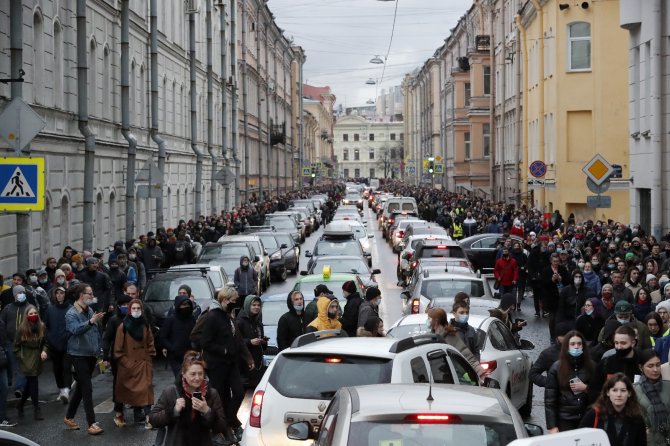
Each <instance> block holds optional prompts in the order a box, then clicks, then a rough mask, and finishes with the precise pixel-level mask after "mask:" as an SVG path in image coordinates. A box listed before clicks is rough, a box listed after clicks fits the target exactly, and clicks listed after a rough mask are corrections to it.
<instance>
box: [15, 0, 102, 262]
mask: <svg viewBox="0 0 670 446" xmlns="http://www.w3.org/2000/svg"><path fill="white" fill-rule="evenodd" d="M12 3H16V2H12ZM18 3H21V2H18ZM87 40H88V39H87V38H86V0H77V103H78V110H79V132H81V134H82V135H83V136H84V220H83V221H84V239H83V249H85V250H88V251H93V176H94V174H95V166H94V162H95V135H94V134H93V132H92V131H91V129H90V128H89V127H88V61H87V60H86V56H87V54H86V48H88V45H87Z"/></svg>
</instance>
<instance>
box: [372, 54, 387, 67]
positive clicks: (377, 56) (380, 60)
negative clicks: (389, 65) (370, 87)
mask: <svg viewBox="0 0 670 446" xmlns="http://www.w3.org/2000/svg"><path fill="white" fill-rule="evenodd" d="M370 63H373V64H377V65H379V64H383V63H384V61H383V60H382V58H381V57H379V54H375V57H373V58H372V59H370Z"/></svg>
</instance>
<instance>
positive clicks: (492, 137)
mask: <svg viewBox="0 0 670 446" xmlns="http://www.w3.org/2000/svg"><path fill="white" fill-rule="evenodd" d="M494 14H495V10H494V8H493V5H491V9H490V11H489V19H490V22H489V26H490V27H491V30H493V29H494V22H493V15H494ZM500 15H501V17H502V29H503V33H502V36H500V37H501V38H502V47H503V50H502V56H503V69H502V72H503V74H502V102H501V112H500V123H501V132H500V134H501V135H502V138H501V139H502V142H503V144H501V154H502V156H501V157H500V160H499V162H500V170H499V172H500V180H501V183H502V200H505V199H506V198H507V193H506V189H505V144H504V141H505V2H504V1H503V2H502V5H501V10H500ZM491 32H492V33H493V31H491ZM489 55H490V56H489V57H490V59H491V61H490V62H489V70H490V76H489V82H490V85H489V89H490V90H489V94H490V95H491V97H490V99H491V105H490V108H491V112H490V115H489V129H490V130H489V131H490V134H489V141H490V142H489V158H490V159H489V162H490V163H491V164H490V166H491V174H490V175H491V176H490V177H489V184H490V185H491V198H493V199H494V200H497V201H499V200H501V197H500V196H499V195H498V194H497V193H496V181H495V180H496V175H495V167H496V165H495V163H496V146H497V145H498V144H499V141H498V140H497V139H496V89H495V85H496V48H495V45H494V44H493V35H491V38H490V40H489Z"/></svg>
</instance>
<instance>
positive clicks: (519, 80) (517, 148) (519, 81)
mask: <svg viewBox="0 0 670 446" xmlns="http://www.w3.org/2000/svg"><path fill="white" fill-rule="evenodd" d="M518 7H519V6H518V2H517V10H518ZM525 39H526V37H525V33H524V42H525ZM515 45H516V48H515V49H516V56H521V31H520V27H517V29H516V43H515ZM523 53H524V55H525V54H526V50H525V48H524V51H523ZM519 62H520V59H517V61H516V65H515V66H514V68H515V70H516V73H515V77H516V86H517V89H516V91H515V92H514V101H515V105H514V108H515V109H516V121H517V126H516V141H515V143H514V175H515V177H516V178H517V180H518V184H519V185H520V184H521V183H522V181H523V180H524V179H523V178H521V169H520V168H519V155H521V154H522V153H521V142H522V141H523V125H524V120H523V114H522V113H519V110H523V111H525V110H526V109H525V107H524V108H523V109H522V108H521V97H522V96H523V97H524V98H525V97H526V95H525V94H523V81H524V80H523V73H522V71H521V63H519ZM524 153H526V152H525V151H524ZM524 159H525V158H524ZM524 163H525V164H524V165H527V164H528V162H527V161H524ZM525 184H526V186H525V187H526V189H527V188H528V182H525ZM517 187H518V188H516V187H515V189H514V194H515V197H516V198H515V200H514V201H515V203H516V204H517V205H518V204H520V203H521V197H520V192H521V189H522V188H521V186H517Z"/></svg>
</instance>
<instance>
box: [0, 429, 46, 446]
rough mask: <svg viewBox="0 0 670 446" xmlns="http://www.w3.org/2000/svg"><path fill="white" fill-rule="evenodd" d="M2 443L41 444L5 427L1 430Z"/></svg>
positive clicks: (16, 445)
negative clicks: (8, 430)
mask: <svg viewBox="0 0 670 446" xmlns="http://www.w3.org/2000/svg"><path fill="white" fill-rule="evenodd" d="M0 444H1V445H3V446H39V445H38V444H37V443H35V442H34V441H32V440H29V439H27V438H26V437H22V436H21V435H19V434H15V433H13V432H7V431H6V430H4V429H2V430H0Z"/></svg>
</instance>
